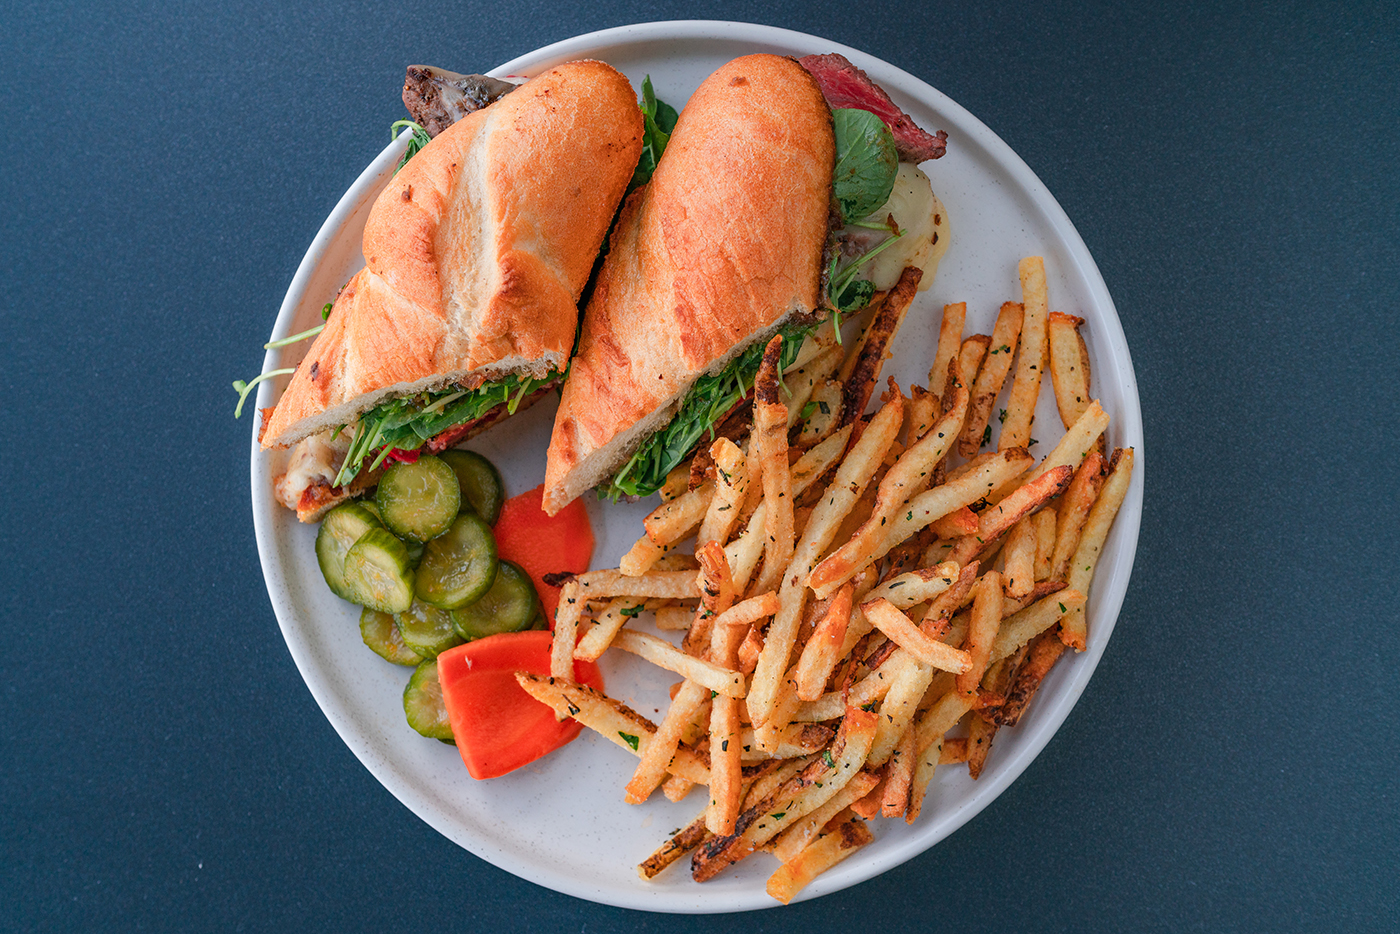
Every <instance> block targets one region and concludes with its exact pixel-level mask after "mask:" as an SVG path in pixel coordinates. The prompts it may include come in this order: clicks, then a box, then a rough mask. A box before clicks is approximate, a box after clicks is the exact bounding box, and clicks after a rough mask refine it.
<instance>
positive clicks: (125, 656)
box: [0, 0, 1400, 932]
mask: <svg viewBox="0 0 1400 934" xmlns="http://www.w3.org/2000/svg"><path fill="white" fill-rule="evenodd" d="M216 7H221V8H222V9H220V10H216V9H215V8H216ZM1385 7H1386V5H1385V4H1380V3H1376V4H1368V5H1363V4H1349V5H1327V6H1324V5H1320V4H1319V5H1300V4H1288V5H1277V6H1273V7H1270V8H1268V9H1253V10H1240V11H1235V12H1228V11H1222V10H1218V9H1217V5H1216V4H1209V3H1207V4H1200V5H1198V6H1175V5H1170V4H1165V5H1164V4H1155V3H1154V4H1137V5H1135V4H1118V3H1113V4H1103V3H1092V4H1062V3H1040V4H1027V5H1017V6H1010V5H1008V6H997V7H995V8H993V7H991V6H989V5H984V4H978V3H954V4H946V5H936V6H935V5H931V4H926V3H901V4H891V5H888V6H881V5H880V4H869V3H867V4H839V5H838V4H832V3H826V2H808V3H783V4H776V5H772V6H769V7H765V8H762V9H759V8H755V9H752V10H748V11H746V12H743V13H739V12H737V8H731V7H729V6H727V5H724V4H717V3H694V4H679V3H670V2H659V3H648V4H639V3H625V2H619V3H608V2H604V3H597V4H593V5H590V6H589V8H588V11H587V12H580V10H579V9H578V8H575V7H574V6H573V5H568V6H564V5H560V6H559V7H557V8H556V7H554V6H552V5H550V4H543V3H523V4H515V5H510V6H508V7H505V8H502V7H499V6H486V5H482V4H476V3H472V2H458V3H439V2H437V0H422V2H419V3H415V4H411V5H403V4H398V5H390V4H383V5H378V6H376V5H371V4H363V3H340V4H319V5H309V4H305V3H300V2H284V3H279V4H253V3H246V2H238V0H235V2H231V3H228V4H168V5H165V4H145V3H128V4H123V5H114V4H105V5H97V4H93V5H86V4H84V5H73V4H68V3H63V2H51V3H44V4H36V3H26V2H12V3H9V4H6V5H5V6H4V8H3V10H0V24H2V28H0V79H2V83H0V87H3V90H4V93H3V95H0V126H3V127H4V128H5V132H4V133H3V135H0V309H2V310H3V315H2V316H0V349H2V350H0V352H2V353H3V357H0V359H2V360H3V363H0V392H2V393H3V397H2V398H3V403H4V404H3V408H2V409H0V411H3V412H4V414H5V416H6V417H7V418H8V419H10V421H9V428H8V429H7V430H6V435H7V439H6V441H5V442H4V443H3V444H0V468H2V469H3V476H5V477H6V492H5V494H4V496H3V497H0V504H2V505H0V516H3V519H4V522H3V529H4V532H5V535H6V541H7V542H8V543H9V544H8V546H7V549H6V550H7V554H8V557H7V558H6V559H5V560H4V561H3V562H0V636H3V650H0V929H3V930H54V931H60V930H61V931H96V930H316V931H320V930H352V929H353V930H359V929H371V928H384V929H413V930H431V931H444V930H489V931H508V930H509V931H514V930H521V931H524V930H573V931H589V932H594V931H605V930H659V929H662V928H663V927H665V928H666V929H667V930H673V931H691V930H702V929H703V930H739V929H746V930H756V931H780V930H799V929H801V930H821V931H829V930H836V929H838V928H839V927H840V926H842V925H845V924H848V923H860V922H867V923H871V924H875V925H878V927H879V929H881V930H910V929H912V930H954V929H966V928H967V926H968V925H972V926H974V929H976V930H988V931H991V930H996V931H1001V930H1006V931H1012V930H1014V931H1032V930H1142V931H1148V930H1204V931H1223V930H1244V931H1263V930H1318V931H1337V930H1379V929H1386V928H1389V929H1394V928H1395V927H1397V926H1400V907H1398V906H1397V891H1400V874H1398V873H1397V861H1398V860H1400V845H1398V844H1397V841H1400V819H1397V818H1400V801H1398V799H1397V792H1400V785H1398V784H1397V779H1396V774H1397V766H1400V755H1397V743H1396V737H1397V735H1400V701H1397V687H1398V686H1400V685H1398V684H1397V671H1400V635H1397V631H1400V618H1398V617H1400V613H1397V609H1396V607H1397V598H1400V586H1397V580H1400V560H1397V558H1396V552H1397V546H1400V534H1397V527H1398V525H1397V524H1398V523H1400V505H1398V504H1400V496H1397V493H1396V490H1397V485H1398V484H1400V475H1398V472H1397V466H1396V464H1397V460H1398V459H1400V443H1398V442H1397V437H1400V431H1397V417H1400V404H1397V403H1398V402H1400V389H1397V387H1400V379H1397V372H1400V366H1397V364H1400V340H1397V337H1396V331H1395V326H1394V322H1395V318H1396V308H1397V295H1398V294H1400V285H1398V284H1397V282H1398V280H1400V275H1397V273H1400V256H1398V255H1397V244H1400V223H1398V222H1397V221H1398V218H1397V211H1400V208H1397V205H1400V184H1398V183H1397V177H1400V173H1397V164H1400V160H1397V155H1400V154H1398V153H1397V144H1396V132H1395V127H1394V124H1395V118H1396V115H1397V112H1400V111H1397V104H1396V100H1397V96H1398V94H1397V92H1400V81H1397V77H1396V76H1397V74H1400V54H1397V52H1398V51H1400V18H1397V16H1396V15H1395V13H1394V10H1393V8H1392V9H1391V10H1390V11H1387V10H1386V9H1385ZM736 17H739V18H747V19H751V20H753V21H757V22H763V23H770V24H775V25H781V26H787V27H791V28H794V29H798V30H802V31H806V32H811V33H816V34H819V35H824V36H827V37H829V38H831V39H834V40H837V41H840V42H843V43H846V44H849V45H853V46H856V47H858V48H862V49H865V50H868V51H870V52H872V53H874V54H876V55H879V56H881V57H883V58H885V59H887V60H889V61H891V62H893V63H894V64H896V65H898V66H900V67H902V68H904V69H907V70H908V71H910V72H912V73H913V74H915V75H917V76H919V77H920V78H923V79H925V80H927V81H928V82H930V83H931V84H933V85H935V86H936V87H938V88H939V89H940V90H942V91H944V92H945V93H947V94H948V95H950V96H951V97H952V98H953V99H954V100H956V101H958V102H959V103H961V104H963V105H964V106H965V107H967V108H968V109H969V110H971V111H972V112H973V113H974V114H976V115H977V116H979V117H980V118H981V119H982V120H983V121H985V122H986V123H987V124H988V125H989V126H990V127H991V128H992V129H993V130H995V131H996V132H997V133H999V134H1000V135H1001V136H1002V137H1003V138H1004V139H1005V140H1006V141H1007V142H1008V143H1009V144H1010V145H1011V146H1012V148H1014V149H1015V150H1016V151H1017V152H1018V153H1020V154H1021V156H1022V157H1023V158H1024V159H1025V160H1026V162H1027V163H1029V165H1030V166H1031V168H1032V169H1034V170H1035V171H1036V172H1037V173H1039V175H1040V177H1041V178H1042V179H1043V180H1044V181H1045V183H1046V184H1047V185H1048V187H1049V188H1050V190H1051V191H1052V192H1054V194H1055V195H1056V197H1057V198H1058V199H1059V200H1060V202H1061V204H1063V205H1064V207H1065V209H1066V211H1067V212H1068V214H1069V216H1070V217H1071V218H1072V219H1073V220H1074V222H1075V224H1076V225H1077V226H1078V228H1079V231H1080V232H1081V234H1082V235H1083V237H1084V239H1085V241H1086V242H1087V243H1088V245H1089V248H1090V250H1091V251H1092V252H1093V254H1094V256H1095V258H1096V259H1097V261H1098V263H1099V266H1100V268H1101V269H1102V272H1103V276H1104V279H1105V280H1106V281H1107V282H1108V285H1109V288H1110V290H1111V291H1112V293H1113V296H1114V298H1115V300H1116V302H1117V305H1118V309H1119V312H1120V314H1121V316H1122V319H1123V326H1124V329H1125V330H1126V332H1127V336H1128V341H1129V344H1130V346H1131V348H1132V352H1133V357H1134V360H1135V362H1136V366H1137V375H1138V379H1139V382H1140V387H1141V392H1142V405H1143V415H1144V417H1145V421H1146V431H1147V449H1148V452H1149V456H1150V464H1149V465H1148V467H1149V470H1148V488H1147V500H1146V511H1145V514H1144V517H1143V523H1142V538H1141V544H1140V547H1139V551H1138V556H1137V565H1136V571H1135V573H1134V576H1133V581H1132V586H1131V589H1130V590H1129V592H1128V596H1127V601H1126V603H1125V604H1124V606H1123V612H1122V616H1121V618H1120V621H1119V625H1118V629H1117V631H1116V632H1115V634H1114V637H1113V641H1112V644H1111V645H1110V646H1109V649H1108V652H1107V654H1106V656H1105V657H1104V660H1103V663H1102V665H1101V666H1100V668H1099V670H1098V672H1097V674H1096V675H1095V677H1094V679H1093V681H1092V682H1091V683H1090V685H1089V688H1088V690H1087V692H1086V693H1085V694H1084V697H1083V699H1082V700H1081V701H1080V703H1079V705H1078V707H1077V708H1076V709H1075V711H1074V713H1073V715H1072V716H1071V717H1070V719H1069V721H1068V722H1067V723H1066V724H1065V726H1064V727H1063V729H1061V730H1060V732H1059V734H1058V735H1057V736H1056V737H1055V738H1054V740H1053V741H1052V742H1051V743H1050V745H1049V747H1048V748H1047V749H1046V750H1045V752H1044V753H1043V754H1042V755H1041V756H1040V757H1039V759H1037V760H1036V762H1035V763H1034V764H1033V765H1032V766H1031V767H1030V768H1029V770H1027V772H1026V773H1025V775H1024V776H1023V777H1022V778H1021V779H1020V780H1019V781H1017V782H1016V783H1015V784H1014V785H1013V786H1012V787H1011V788H1010V789H1009V790H1008V791H1007V792H1006V793H1005V794H1004V795H1003V796H1002V797H1001V798H1000V799H999V800H998V801H997V802H996V803H995V804H994V805H993V806H992V807H990V808H988V809H987V810H986V811H985V812H983V813H982V814H981V815H980V816H978V817H977V818H976V819H974V820H973V821H972V822H971V823H970V824H968V825H967V826H966V827H964V828H963V829H962V830H960V831H958V832H957V833H956V834H954V835H953V836H952V837H951V838H949V839H948V840H947V841H945V842H944V843H942V844H940V845H939V846H937V847H935V848H934V849H933V850H931V851H929V852H927V853H925V854H924V855H923V856H921V857H919V858H916V859H914V860H911V861H910V862H908V863H907V864H905V865H904V866H901V867H900V868H898V869H895V870H893V871H891V872H889V873H887V874H885V875H883V876H881V877H880V878H878V879H875V880H873V881H870V882H867V883H865V884H864V885H861V886H859V887H857V888H855V889H853V890H850V891H847V892H845V893H842V894H840V895H837V896H832V897H828V898H824V899H819V900H817V901H814V902H810V903H807V904H803V905H800V906H796V907H793V908H791V909H789V910H786V911H767V912H762V913H757V914H752V915H747V916H724V917H715V918H693V917H692V918H666V917H663V916H659V915H650V914H644V913H638V912H629V911H623V910H618V909H613V908H606V907H601V906H597V905H592V904H588V903H585V902H582V901H578V900H576V899H573V898H570V897H567V896H563V895H558V894H555V893H553V892H550V891H547V890H545V889H542V888H539V887H537V886H535V885H532V884H531V883H528V882H524V881H522V880H520V879H517V878H515V877H513V876H511V875H509V874H507V873H505V872H503V871H501V870H498V869H496V868H494V867H492V866H490V865H488V864H486V863H485V862H482V861H481V860H478V859H477V858H475V857H473V856H471V855H469V854H467V853H466V852H465V851H462V850H460V849H458V848H457V847H456V846H455V845H453V844H452V843H450V842H448V841H447V840H446V839H445V838H443V837H441V836H439V835H438V834H437V833H436V832H434V831H433V830H431V829H430V828H429V827H428V826H427V825H425V824H423V823H422V822H421V821H419V820H418V819H417V818H416V817H414V816H413V815H412V814H411V813H410V812H409V811H408V810H407V809H405V808H404V807H403V806H402V805H400V804H399V803H398V802H397V801H396V800H395V799H394V798H393V797H392V796H391V795H390V794H389V793H388V792H387V791H385V790H384V789H383V788H382V787H381V786H380V785H379V784H378V783H377V782H376V781H375V780H374V778H373V777H371V775H370V774H369V773H368V772H367V771H366V770H365V769H364V768H363V767H362V766H361V765H360V763H359V762H358V761H357V760H356V759H355V758H354V756H353V755H351V753H350V752H349V750H348V749H346V747H345V746H344V744H343V743H342V742H341V741H340V739H339V738H338V737H337V736H336V735H335V733H334V732H333V731H332V729H331V728H330V726H329V724H328V723H327V722H326V720H325V718H324V717H323V716H322V715H321V713H320V711H319V710H318V708H317V707H316V705H315V703H314V702H313V700H312V698H311V696H310V694H309V693H308V691H307V690H306V688H305V686H304V685H303V683H302V680H301V678H300V676H299V675H298V673H297V670H296V668H295V667H294V665H293V664H292V661H291V658H290V656H289V655H288V653H287V650H286V648H285V646H284V644H283V642H282V640H281V637H280V635H279V633H278V630H277V625H276V621H275V619H274V617H273V614H272V610H271V608H270V606H269V604H268V599H267V594H266V592H265V590H264V587H263V582H262V577H261V574H260V573H259V569H258V560H257V553H256V549H255V546H254V541H253V534H252V523H251V517H250V512H249V503H248V460H247V445H248V422H247V420H246V418H245V420H244V421H243V422H240V423H235V422H233V420H232V419H231V418H230V414H231V408H232V403H233V396H232V393H231V391H230V390H229V380H230V379H231V378H232V377H234V376H237V375H247V374H248V373H250V372H253V371H255V370H256V368H257V366H258V364H259V361H260V359H261V357H260V353H261V352H260V351H259V350H258V349H257V348H258V345H259V344H260V343H261V341H263V340H264V339H265V335H266V333H267V331H268V328H269V325H270V322H271V320H272V317H273V315H274V313H275V311H276V309H277V307H278V304H279V303H280V301H281V297H282V294H283V292H284V291H285V289H286V287H287V284H288V282H289V281H290V279H291V276H292V273H293V271H294V269H295V268H296V265H297V263H298V261H299V260H300V258H301V256H302V253H303V252H304V250H305V249H306V246H307V244H308V243H309V241H310V238H311V236H312V234H313V233H314V231H315V230H316V229H317V227H318V225H319V224H320V222H321V220H322V219H323V218H324V217H325V215H326V214H327V212H328V211H329V210H330V208H331V206H332V205H333V204H334V203H335V201H336V199H337V198H338V197H339V195H340V193H341V192H343V191H344V190H345V188H346V187H347V185H348V184H349V182H350V181H351V180H352V179H353V178H354V176H355V175H356V174H357V173H358V172H359V170H360V169H361V168H362V167H363V166H364V165H365V164H366V163H367V162H368V161H369V159H370V158H371V157H372V155H373V154H374V153H376V152H377V151H378V150H379V148H380V147H381V146H382V145H383V143H384V141H385V140H386V138H387V137H386V133H385V127H386V125H387V123H388V121H389V120H391V119H395V118H396V116H397V114H398V113H399V108H398V104H397V101H396V98H397V87H398V85H399V82H400V81H401V80H402V74H403V67H404V65H405V64H406V63H410V62H441V63H444V64H450V65H454V66H456V67H460V68H462V69H463V70H470V69H473V68H486V67H490V66H492V65H494V64H497V63H499V62H502V61H505V60H507V59H509V58H513V57H515V56H516V55H518V54H521V53H523V52H526V51H528V50H530V49H533V48H535V47H538V46H540V45H544V44H546V43H549V42H552V41H555V40H557V39H562V38H566V37H568V36H571V35H575V34H578V33H582V32H587V31H590V30H594V29H599V28H603V27H607V26H613V25H618V24H623V23H628V22H639V21H647V20H656V19H671V18H736ZM366 102H378V103H377V104H369V103H366ZM891 925H893V926H894V927H890V926H891Z"/></svg>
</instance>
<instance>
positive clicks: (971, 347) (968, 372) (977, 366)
mask: <svg viewBox="0 0 1400 934" xmlns="http://www.w3.org/2000/svg"><path fill="white" fill-rule="evenodd" d="M991 346H992V336H991V335H990V334H974V335H972V336H971V337H969V338H968V339H967V340H965V341H963V342H962V346H961V347H959V348H958V369H959V370H961V371H962V377H963V382H964V383H966V384H967V389H968V393H969V394H970V393H972V392H975V391H976V385H977V377H978V376H979V375H981V371H982V361H983V360H984V359H986V356H987V351H988V350H989V349H990V348H991ZM998 356H1000V355H999V354H998ZM968 398H969V402H968V404H969V405H971V395H969V397H968ZM988 411H989V412H990V411H991V410H990V409H989V410H988Z"/></svg>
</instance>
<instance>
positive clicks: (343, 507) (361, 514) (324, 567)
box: [316, 503, 383, 600]
mask: <svg viewBox="0 0 1400 934" xmlns="http://www.w3.org/2000/svg"><path fill="white" fill-rule="evenodd" d="M378 528H383V526H382V525H381V523H380V522H379V519H378V518H377V517H375V515H374V514H373V513H371V512H370V511H369V510H368V509H366V508H365V507H364V506H363V505H361V504H360V503H341V504H340V505H339V506H337V507H335V508H334V509H332V510H331V511H330V512H328V513H326V518H325V519H324V520H322V522H321V530H320V531H319V532H317V533H316V561H317V562H318V563H319V564H320V565H321V575H322V576H323V577H325V579H326V584H327V585H328V586H329V587H330V588H331V593H333V594H335V595H336V596H337V597H340V598H341V599H342V600H354V599H355V598H354V597H352V596H351V595H350V591H349V589H348V588H347V587H346V586H345V553H346V552H348V551H349V550H350V546H351V545H354V544H355V543H356V542H357V541H359V540H360V536H361V535H364V534H365V533H366V532H368V531H369V530H370V529H378Z"/></svg>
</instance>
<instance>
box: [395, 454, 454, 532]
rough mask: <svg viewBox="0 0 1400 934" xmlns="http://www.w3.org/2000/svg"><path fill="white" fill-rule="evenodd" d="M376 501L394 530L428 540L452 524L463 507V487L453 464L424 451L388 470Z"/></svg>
mask: <svg viewBox="0 0 1400 934" xmlns="http://www.w3.org/2000/svg"><path fill="white" fill-rule="evenodd" d="M374 501H375V504H376V505H378V506H379V514H380V516H381V517H383V519H384V525H385V526H387V527H388V529H389V530H390V531H391V532H394V533H395V534H397V535H400V536H402V537H403V538H407V539H410V540H412V541H415V542H426V541H428V540H429V539H433V538H436V537H437V536H439V535H441V534H442V533H443V532H446V531H447V529H448V526H450V525H452V520H453V519H455V518H456V517H457V512H458V510H459V509H461V507H462V488H461V486H460V485H459V484H458V482H457V475H456V474H455V473H453V471H452V468H451V467H449V466H447V465H446V464H444V463H443V462H442V461H440V460H438V459H437V458H436V457H433V456H432V455H424V456H422V457H420V458H418V460H417V461H415V462H414V463H412V464H395V465H394V466H392V467H390V468H389V469H388V470H386V471H384V476H383V477H381V478H380V480H379V491H378V492H377V493H375V496H374Z"/></svg>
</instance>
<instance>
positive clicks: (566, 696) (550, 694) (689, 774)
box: [515, 671, 710, 785]
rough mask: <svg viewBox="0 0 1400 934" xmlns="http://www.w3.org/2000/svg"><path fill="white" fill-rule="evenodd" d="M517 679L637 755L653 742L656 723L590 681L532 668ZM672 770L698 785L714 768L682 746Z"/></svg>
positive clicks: (540, 697) (561, 711) (705, 782)
mask: <svg viewBox="0 0 1400 934" xmlns="http://www.w3.org/2000/svg"><path fill="white" fill-rule="evenodd" d="M515 680H516V681H517V682H518V683H519V684H520V687H521V688H523V689H524V691H525V693H527V694H529V695H530V696H531V697H533V698H534V699H535V700H537V701H539V702H540V703H542V704H545V705H546V706H548V707H551V708H553V710H554V711H555V713H556V714H563V717H564V718H568V717H572V718H573V719H575V720H577V721H578V722H579V723H581V724H583V725H584V726H586V727H588V728H589V729H590V730H593V731H594V732H595V733H597V734H598V735H599V736H602V737H603V738H604V739H607V740H609V741H610V742H612V743H614V744H615V745H617V746H620V747H622V748H623V749H626V750H627V751H628V752H631V753H633V754H634V755H643V754H644V753H645V752H646V750H647V749H648V747H649V746H650V745H651V743H652V739H653V737H654V735H655V733H656V725H655V724H653V723H652V722H651V721H650V720H648V719H647V718H646V717H643V716H642V715H641V714H639V713H637V712H636V711H634V710H633V709H632V708H630V707H628V706H627V705H626V704H623V703H621V702H620V701H616V700H614V699H613V698H611V697H608V696H607V695H605V694H601V693H599V692H598V691H595V690H593V689H592V688H590V687H589V686H588V685H586V684H577V683H574V682H566V681H561V680H559V679H558V678H543V677H541V676H539V675H535V674H531V673H530V672H528V671H520V672H516V675H515ZM669 767H670V771H671V772H672V773H673V774H675V775H680V776H682V777H684V778H687V779H689V780H690V781H693V782H695V783H696V784H698V785H708V784H709V783H710V770H709V768H708V767H707V766H706V765H705V763H704V762H703V761H702V760H701V759H700V757H699V756H697V755H696V754H695V752H694V751H693V750H690V749H687V748H685V747H679V748H678V749H677V750H676V752H675V754H674V757H673V758H672V759H671V761H670V763H669Z"/></svg>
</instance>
